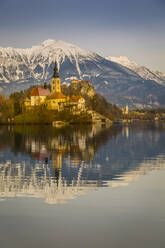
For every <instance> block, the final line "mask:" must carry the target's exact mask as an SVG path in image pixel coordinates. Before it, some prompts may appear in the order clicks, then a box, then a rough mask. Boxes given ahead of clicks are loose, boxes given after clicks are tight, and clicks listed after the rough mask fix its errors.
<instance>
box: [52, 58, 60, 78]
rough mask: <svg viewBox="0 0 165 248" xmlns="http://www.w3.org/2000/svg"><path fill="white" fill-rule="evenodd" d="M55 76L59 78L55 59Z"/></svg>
mask: <svg viewBox="0 0 165 248" xmlns="http://www.w3.org/2000/svg"><path fill="white" fill-rule="evenodd" d="M53 78H59V74H58V67H57V62H56V61H55V65H54V73H53Z"/></svg>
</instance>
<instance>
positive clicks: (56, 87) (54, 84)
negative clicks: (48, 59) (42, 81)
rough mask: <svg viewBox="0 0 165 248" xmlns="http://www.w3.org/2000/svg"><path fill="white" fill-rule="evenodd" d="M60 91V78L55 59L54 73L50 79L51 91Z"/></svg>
mask: <svg viewBox="0 0 165 248" xmlns="http://www.w3.org/2000/svg"><path fill="white" fill-rule="evenodd" d="M55 92H58V93H61V80H60V77H59V74H58V67H57V62H56V61H55V65H54V73H53V76H52V79H51V93H52V94H53V93H55Z"/></svg>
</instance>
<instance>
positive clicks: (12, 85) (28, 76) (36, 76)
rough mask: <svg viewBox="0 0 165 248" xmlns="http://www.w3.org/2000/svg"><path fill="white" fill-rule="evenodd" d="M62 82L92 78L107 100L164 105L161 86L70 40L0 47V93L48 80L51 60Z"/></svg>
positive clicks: (121, 104)
mask: <svg viewBox="0 0 165 248" xmlns="http://www.w3.org/2000/svg"><path fill="white" fill-rule="evenodd" d="M55 60H56V61H57V64H58V67H59V73H60V77H61V79H62V82H71V79H72V78H78V79H82V80H90V81H92V83H93V85H94V87H95V88H96V91H97V92H98V93H100V94H102V95H104V96H105V97H106V98H107V100H108V101H110V102H112V103H115V104H117V105H119V106H125V105H126V104H129V106H130V107H134V108H135V107H144V106H145V107H157V106H165V99H164V95H165V87H164V86H162V85H160V84H158V83H157V82H156V81H154V80H146V79H144V78H143V77H142V76H140V75H139V74H138V73H137V72H135V71H133V70H132V69H129V68H127V67H125V66H123V65H121V64H119V63H116V62H113V61H109V60H107V59H105V58H103V57H101V56H99V55H98V54H96V53H93V52H87V51H85V50H83V49H81V48H79V47H77V46H74V45H72V44H69V43H66V42H63V41H56V40H47V41H44V42H43V43H41V44H40V45H39V46H34V47H32V48H28V49H14V48H0V94H9V93H11V92H13V91H18V90H23V89H25V88H27V87H29V86H30V85H32V84H40V83H43V82H44V81H47V82H48V83H50V78H51V76H52V74H53V68H54V61H55Z"/></svg>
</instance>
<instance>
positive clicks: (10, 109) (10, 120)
mask: <svg viewBox="0 0 165 248" xmlns="http://www.w3.org/2000/svg"><path fill="white" fill-rule="evenodd" d="M0 107H1V111H0V123H1V124H6V123H7V124H53V125H55V126H56V125H57V126H58V125H59V126H60V125H66V124H92V123H102V124H107V125H109V124H111V123H112V121H113V120H114V119H116V118H121V116H122V111H121V109H119V108H118V107H117V106H116V105H113V104H111V103H109V102H107V101H106V99H105V98H104V97H103V96H101V95H99V94H96V92H95V89H94V87H93V85H92V82H89V81H82V80H77V79H73V80H72V83H71V84H70V85H67V84H66V83H64V84H63V85H61V79H60V77H59V72H58V66H57V63H56V62H55V66H54V73H53V76H52V78H51V84H50V85H49V84H47V83H46V82H45V83H44V85H40V86H38V87H30V88H28V89H27V90H25V91H23V92H16V93H12V94H11V95H10V97H9V98H6V97H4V96H0Z"/></svg>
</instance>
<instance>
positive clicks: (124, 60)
mask: <svg viewBox="0 0 165 248" xmlns="http://www.w3.org/2000/svg"><path fill="white" fill-rule="evenodd" d="M106 59H108V60H110V61H113V62H116V63H119V64H121V65H123V66H125V67H127V68H129V69H131V70H133V71H134V72H136V73H137V74H138V75H139V76H140V77H142V78H144V79H146V80H154V81H156V82H157V83H159V84H161V85H165V74H163V73H162V72H160V71H153V70H150V69H148V68H147V67H145V66H139V65H138V64H137V63H135V62H134V61H132V60H130V59H129V58H128V57H126V56H120V57H106Z"/></svg>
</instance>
